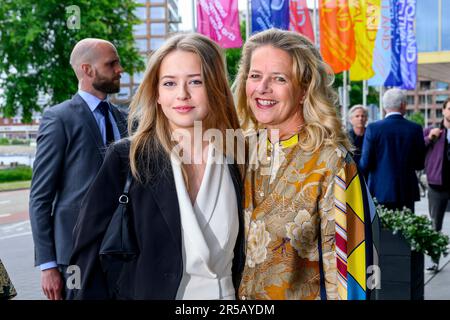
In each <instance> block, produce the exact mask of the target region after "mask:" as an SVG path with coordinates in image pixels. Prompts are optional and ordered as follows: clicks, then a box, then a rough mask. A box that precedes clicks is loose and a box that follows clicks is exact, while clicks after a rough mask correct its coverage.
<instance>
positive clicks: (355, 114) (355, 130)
mask: <svg viewBox="0 0 450 320" xmlns="http://www.w3.org/2000/svg"><path fill="white" fill-rule="evenodd" d="M368 115H369V113H368V112H367V108H366V107H364V106H363V105H362V104H356V105H354V106H353V107H351V108H350V110H349V111H348V119H349V120H350V123H351V125H352V128H351V129H350V130H349V131H348V136H349V138H350V140H351V141H352V143H353V146H354V147H355V150H354V151H353V160H355V162H356V164H358V165H359V160H360V159H361V150H362V147H363V142H364V133H365V132H366V124H367V118H368Z"/></svg>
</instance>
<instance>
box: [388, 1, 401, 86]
mask: <svg viewBox="0 0 450 320" xmlns="http://www.w3.org/2000/svg"><path fill="white" fill-rule="evenodd" d="M390 1H391V44H392V45H391V48H392V55H391V71H390V72H389V75H388V77H387V79H386V81H385V82H384V85H385V86H386V87H399V86H401V85H402V84H403V81H402V74H401V69H400V55H401V50H402V48H401V47H402V46H401V38H400V27H399V20H398V16H399V10H398V8H399V3H400V1H397V0H390Z"/></svg>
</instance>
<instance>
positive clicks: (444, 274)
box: [416, 198, 450, 300]
mask: <svg viewBox="0 0 450 320" xmlns="http://www.w3.org/2000/svg"><path fill="white" fill-rule="evenodd" d="M416 213H417V214H423V215H428V199H427V198H422V199H421V201H420V202H416ZM442 232H443V233H444V234H446V235H448V236H450V212H448V211H447V212H446V213H445V218H444V224H443V226H442ZM431 265H432V261H431V259H430V257H428V256H425V269H426V268H427V267H429V266H431ZM439 268H440V271H439V272H438V273H428V272H427V271H425V300H450V254H449V255H448V256H447V257H443V258H441V260H440V262H439Z"/></svg>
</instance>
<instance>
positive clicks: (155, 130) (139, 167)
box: [128, 33, 239, 183]
mask: <svg viewBox="0 0 450 320" xmlns="http://www.w3.org/2000/svg"><path fill="white" fill-rule="evenodd" d="M175 50H181V51H186V52H192V53H195V54H197V55H198V56H199V58H200V60H201V74H202V78H203V83H204V85H205V89H206V93H207V97H208V109H209V112H208V115H207V116H206V118H205V120H204V121H203V128H204V130H207V129H210V128H216V129H218V130H220V131H221V132H222V134H223V136H224V137H225V136H226V135H225V130H226V129H238V128H239V120H238V117H237V114H236V110H235V107H234V102H233V96H232V94H231V90H230V88H229V86H228V80H227V74H226V69H225V60H224V56H223V54H222V52H221V49H220V48H219V47H218V45H217V44H215V43H214V42H213V41H211V40H210V39H208V38H207V37H205V36H202V35H200V34H195V33H189V34H176V35H174V36H172V37H170V38H169V39H167V40H166V42H165V43H164V44H163V45H162V46H161V47H160V48H159V49H158V50H156V51H155V52H154V53H153V54H152V55H151V56H150V58H149V60H148V63H147V69H146V71H145V74H144V79H143V81H142V83H141V84H140V85H139V88H138V89H137V92H136V94H135V96H134V97H133V99H132V101H131V104H130V115H129V119H128V130H129V132H130V134H131V137H130V140H131V147H130V167H131V171H132V173H133V176H134V177H135V178H136V179H137V180H138V181H139V182H141V183H146V182H149V180H151V178H152V175H151V174H152V172H151V169H150V168H151V167H154V165H155V164H154V163H152V162H153V161H156V160H157V159H155V157H154V155H155V154H157V153H161V152H162V153H163V154H165V155H167V156H169V155H170V152H171V150H172V148H173V147H174V146H175V142H174V141H172V140H171V129H170V126H169V122H168V120H167V118H166V116H165V115H164V113H163V112H162V110H161V107H160V106H159V105H158V103H157V100H158V84H159V69H160V67H161V63H162V61H163V60H164V58H165V57H166V56H167V55H168V54H169V53H171V52H173V51H175ZM180 63H183V62H182V61H180ZM212 108H214V109H212ZM224 145H225V144H224ZM224 154H226V153H225V151H224Z"/></svg>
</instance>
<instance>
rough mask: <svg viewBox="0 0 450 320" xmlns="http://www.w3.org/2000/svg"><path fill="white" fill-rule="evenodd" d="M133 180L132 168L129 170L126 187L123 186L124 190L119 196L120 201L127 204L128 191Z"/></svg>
mask: <svg viewBox="0 0 450 320" xmlns="http://www.w3.org/2000/svg"><path fill="white" fill-rule="evenodd" d="M132 181H133V174H132V173H131V170H128V174H127V180H126V182H125V187H124V188H123V192H122V194H121V195H120V197H119V203H121V204H127V203H128V201H129V198H128V192H129V191H130V186H131V182H132Z"/></svg>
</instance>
